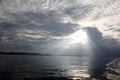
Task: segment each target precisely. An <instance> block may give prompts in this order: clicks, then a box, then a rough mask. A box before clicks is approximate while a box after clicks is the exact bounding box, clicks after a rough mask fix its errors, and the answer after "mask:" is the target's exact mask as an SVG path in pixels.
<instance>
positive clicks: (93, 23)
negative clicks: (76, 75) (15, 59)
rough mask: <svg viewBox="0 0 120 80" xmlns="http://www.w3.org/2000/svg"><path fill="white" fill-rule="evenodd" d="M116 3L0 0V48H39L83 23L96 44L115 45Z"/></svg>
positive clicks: (119, 31) (119, 1)
mask: <svg viewBox="0 0 120 80" xmlns="http://www.w3.org/2000/svg"><path fill="white" fill-rule="evenodd" d="M119 7H120V0H1V1H0V44H1V45H0V51H31V52H39V51H41V50H43V49H46V48H49V47H50V46H52V45H53V44H52V43H54V44H57V43H59V41H61V40H64V37H65V36H68V35H70V34H72V33H74V32H76V31H78V30H79V29H81V28H85V27H89V28H88V33H89V36H90V37H92V36H93V37H94V42H95V43H96V45H99V46H105V47H106V46H107V47H109V45H110V44H111V43H114V44H113V46H114V45H115V46H114V47H116V48H119V47H120V44H119V41H120V40H119V38H120V27H119V26H120V21H119V18H120V8H119ZM93 27H95V28H93ZM92 30H93V31H92ZM99 33H101V34H99ZM95 34H96V35H95ZM100 35H101V36H100ZM93 37H92V38H93ZM99 40H100V41H99ZM55 42H57V43H55ZM106 42H107V43H106ZM98 43H99V44H98ZM104 43H105V44H104ZM63 45H64V44H63ZM57 47H58V48H60V46H57ZM48 51H49V50H48Z"/></svg>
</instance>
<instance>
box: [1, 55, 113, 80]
mask: <svg viewBox="0 0 120 80" xmlns="http://www.w3.org/2000/svg"><path fill="white" fill-rule="evenodd" d="M113 58H114V57H105V56H38V55H37V56H35V55H0V77H9V78H14V79H17V80H22V79H25V78H37V77H67V78H70V79H79V78H81V77H90V76H93V77H94V76H97V77H99V76H101V75H102V74H103V72H104V71H105V64H107V63H108V62H109V61H112V59H113Z"/></svg>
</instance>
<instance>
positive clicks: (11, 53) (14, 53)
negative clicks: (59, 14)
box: [0, 52, 120, 57]
mask: <svg viewBox="0 0 120 80" xmlns="http://www.w3.org/2000/svg"><path fill="white" fill-rule="evenodd" d="M0 55H38V56H101V57H102V56H106V57H120V55H55V54H46V53H26V52H0Z"/></svg>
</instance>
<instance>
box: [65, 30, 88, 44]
mask: <svg viewBox="0 0 120 80" xmlns="http://www.w3.org/2000/svg"><path fill="white" fill-rule="evenodd" d="M66 38H67V39H70V42H69V44H74V43H81V44H87V43H88V36H87V33H86V32H85V30H82V29H81V30H78V31H76V32H75V33H72V34H70V35H68V36H67V37H66Z"/></svg>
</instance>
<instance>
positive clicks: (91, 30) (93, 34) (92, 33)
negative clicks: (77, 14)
mask: <svg viewBox="0 0 120 80" xmlns="http://www.w3.org/2000/svg"><path fill="white" fill-rule="evenodd" d="M84 29H85V30H86V32H87V34H88V36H89V37H90V39H91V40H92V41H93V42H94V43H96V42H100V41H101V40H102V38H103V37H102V33H101V32H100V31H99V30H98V29H97V28H96V27H86V28H84Z"/></svg>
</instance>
